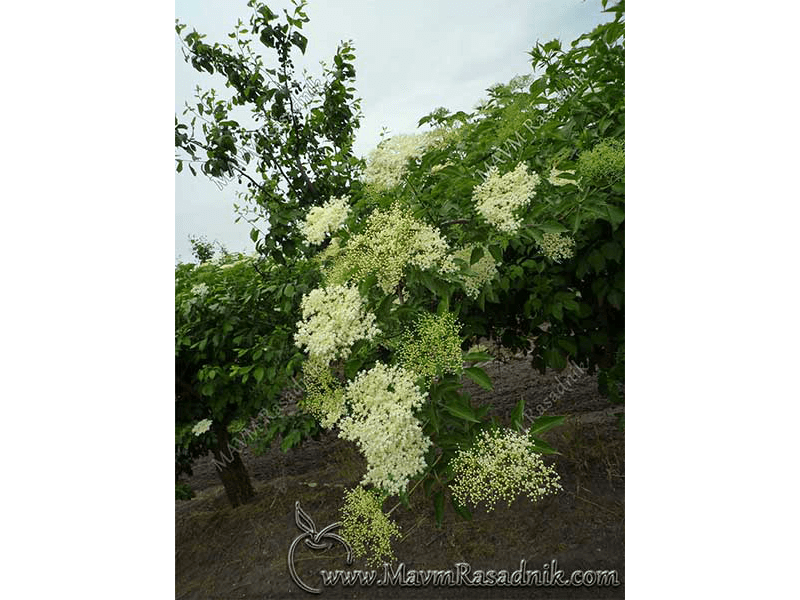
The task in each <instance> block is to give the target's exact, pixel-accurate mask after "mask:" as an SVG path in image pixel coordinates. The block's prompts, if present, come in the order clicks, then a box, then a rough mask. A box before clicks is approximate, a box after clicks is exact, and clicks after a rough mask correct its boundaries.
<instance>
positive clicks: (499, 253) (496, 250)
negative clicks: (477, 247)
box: [489, 246, 503, 262]
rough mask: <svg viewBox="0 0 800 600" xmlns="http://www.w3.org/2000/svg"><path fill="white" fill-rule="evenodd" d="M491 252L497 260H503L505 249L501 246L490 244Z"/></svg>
mask: <svg viewBox="0 0 800 600" xmlns="http://www.w3.org/2000/svg"><path fill="white" fill-rule="evenodd" d="M489 252H490V253H491V254H492V257H494V259H495V260H496V261H497V262H502V261H503V250H502V249H501V248H500V246H489Z"/></svg>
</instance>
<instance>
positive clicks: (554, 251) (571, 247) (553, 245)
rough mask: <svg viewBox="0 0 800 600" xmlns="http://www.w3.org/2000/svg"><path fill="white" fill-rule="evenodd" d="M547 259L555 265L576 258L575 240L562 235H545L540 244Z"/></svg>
mask: <svg viewBox="0 0 800 600" xmlns="http://www.w3.org/2000/svg"><path fill="white" fill-rule="evenodd" d="M538 245H539V248H540V249H541V250H542V254H544V255H545V256H546V257H547V258H549V259H550V260H552V261H553V262H555V263H560V262H561V261H562V260H568V259H570V258H572V257H573V256H575V240H574V239H573V238H572V237H571V236H568V235H562V234H560V233H544V234H542V241H541V242H539V243H538Z"/></svg>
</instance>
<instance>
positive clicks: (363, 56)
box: [175, 0, 610, 261]
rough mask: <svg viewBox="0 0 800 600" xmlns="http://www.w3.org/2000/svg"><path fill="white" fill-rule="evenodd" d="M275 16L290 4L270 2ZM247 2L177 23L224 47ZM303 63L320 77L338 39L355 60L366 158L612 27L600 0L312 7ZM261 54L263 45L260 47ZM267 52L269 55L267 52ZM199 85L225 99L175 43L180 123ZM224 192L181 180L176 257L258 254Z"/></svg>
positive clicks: (209, 7) (194, 10)
mask: <svg viewBox="0 0 800 600" xmlns="http://www.w3.org/2000/svg"><path fill="white" fill-rule="evenodd" d="M267 4H268V6H270V8H272V10H273V11H274V12H278V10H279V9H282V8H283V7H288V6H290V3H289V2H288V0H280V1H277V2H276V1H270V2H267ZM250 12H251V9H249V8H248V7H247V2H246V0H226V1H224V2H223V1H220V0H176V4H175V13H176V14H175V16H176V18H178V19H179V20H180V21H181V22H182V23H184V24H186V25H187V30H189V31H190V30H191V29H192V28H194V29H197V31H199V32H200V33H205V34H207V38H206V40H205V41H206V42H209V43H213V42H215V41H219V42H227V41H229V40H228V37H227V34H228V33H230V32H231V31H232V30H233V27H234V26H235V24H236V22H237V20H238V19H240V18H241V19H242V21H244V22H245V23H248V21H249V18H250ZM306 12H307V14H308V16H309V18H310V22H309V23H307V24H306V25H305V26H304V29H303V31H304V34H305V35H306V36H307V37H308V48H307V50H306V55H305V56H302V55H300V54H299V52H298V53H297V56H296V59H295V64H296V66H297V70H298V72H299V71H301V70H302V68H306V69H307V70H308V71H309V73H310V74H311V75H313V76H318V75H319V74H320V73H321V71H322V70H321V67H320V66H319V61H320V60H325V61H326V62H328V63H330V62H331V59H332V57H333V55H334V54H335V52H336V48H337V46H338V44H339V42H340V41H341V40H346V39H351V40H353V42H354V45H355V54H356V61H355V66H356V88H357V94H358V96H360V97H361V99H362V104H361V109H362V112H363V113H364V118H363V120H362V123H361V128H360V130H359V132H358V134H357V137H356V145H355V150H356V153H357V154H359V155H362V156H363V155H365V154H366V153H367V152H369V150H371V149H372V148H373V147H374V146H375V145H376V144H377V142H378V139H379V134H380V131H381V129H382V128H383V127H386V128H388V129H389V131H390V133H392V134H396V133H413V132H414V130H415V129H416V125H417V121H418V120H419V119H420V118H421V117H422V116H424V115H426V114H428V113H429V112H430V111H432V110H433V109H435V108H437V107H439V106H444V107H446V108H448V109H450V110H452V111H456V110H469V109H471V108H472V107H474V106H475V104H476V103H477V102H478V101H479V100H480V99H481V98H482V97H483V96H484V95H485V90H486V89H487V88H488V87H489V86H491V85H493V84H495V83H501V82H506V81H508V80H509V79H511V78H512V77H514V76H515V75H520V74H528V73H530V72H531V67H530V62H529V56H528V55H527V52H528V51H529V50H530V49H531V47H533V45H534V43H535V42H536V41H537V40H538V41H542V42H545V41H549V40H551V39H553V38H559V39H560V40H562V42H570V41H572V40H573V39H575V38H576V37H578V36H579V35H580V34H582V33H585V32H587V31H589V30H591V29H592V28H593V27H594V26H595V25H597V24H599V23H603V22H605V21H608V20H610V15H609V14H605V13H603V12H602V7H601V4H600V0H585V1H584V0H480V1H478V0H437V1H434V0H403V1H402V2H397V1H391V0H380V1H379V0H325V1H323V0H311V1H310V2H309V5H308V7H307V10H306ZM262 47H263V46H262ZM265 50H266V48H265ZM196 85H200V86H201V87H202V88H204V89H208V88H210V87H214V88H216V89H217V91H219V92H221V91H223V90H224V85H223V79H222V77H220V76H218V75H215V76H213V77H212V76H209V75H208V74H207V73H206V74H200V73H197V72H196V71H195V70H194V69H193V68H192V67H191V66H190V65H187V64H186V63H185V62H184V60H183V55H182V53H181V50H180V44H179V42H178V38H177V36H176V38H175V111H176V113H177V114H178V115H179V117H180V116H181V113H182V111H183V108H184V104H185V102H186V101H187V100H188V101H192V98H193V92H194V89H195V86H196ZM243 188H244V186H243V185H242V186H238V185H237V184H235V183H231V184H230V185H228V186H227V187H224V188H223V189H222V190H220V189H219V188H218V187H217V186H216V185H215V184H214V183H212V182H211V181H209V180H208V179H206V178H205V177H204V176H203V175H198V176H197V177H193V176H192V175H191V174H190V173H189V172H188V170H186V169H184V171H183V172H182V173H176V177H175V256H176V259H180V260H183V261H190V260H192V256H191V246H190V244H189V242H188V236H189V235H190V234H194V235H204V236H206V237H207V238H208V239H209V240H219V241H220V242H221V243H223V244H224V245H225V246H226V247H227V249H228V250H230V251H248V252H249V251H252V250H253V243H252V242H251V241H250V238H249V232H250V227H249V226H248V225H247V224H246V223H238V224H237V223H234V219H235V218H236V215H235V213H234V210H233V203H234V202H235V201H236V195H235V193H236V191H237V190H239V189H243Z"/></svg>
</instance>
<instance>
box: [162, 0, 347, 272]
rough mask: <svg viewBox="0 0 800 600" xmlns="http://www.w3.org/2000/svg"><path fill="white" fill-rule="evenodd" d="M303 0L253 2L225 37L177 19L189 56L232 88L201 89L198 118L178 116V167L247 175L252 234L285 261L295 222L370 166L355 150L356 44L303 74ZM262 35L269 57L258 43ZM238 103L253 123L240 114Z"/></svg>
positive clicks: (292, 248) (193, 110)
mask: <svg viewBox="0 0 800 600" xmlns="http://www.w3.org/2000/svg"><path fill="white" fill-rule="evenodd" d="M293 5H294V10H293V12H292V13H291V14H290V13H289V12H288V11H284V17H283V19H281V18H279V17H278V15H276V14H275V13H274V12H273V11H272V10H270V9H269V7H267V6H266V5H263V4H261V3H260V2H256V1H251V2H249V3H248V6H249V7H251V8H252V9H253V13H252V16H251V17H250V22H249V27H248V26H246V25H245V24H244V23H242V21H241V20H240V21H239V24H238V25H237V27H236V29H235V30H234V31H233V32H232V33H231V34H230V36H229V37H230V38H231V40H232V42H231V43H225V44H222V43H214V44H208V43H206V42H205V41H204V38H205V36H204V35H201V34H200V33H198V32H196V31H192V32H191V33H188V34H184V33H183V32H184V29H185V27H186V26H185V25H183V24H180V23H177V24H176V32H177V33H178V35H179V36H183V37H181V41H182V43H183V45H184V56H185V58H186V60H187V62H189V63H190V64H191V65H192V66H193V67H194V68H195V69H197V70H198V71H206V72H208V73H220V74H221V75H223V77H225V80H226V81H225V85H226V87H227V88H229V89H230V90H231V93H232V96H231V98H230V99H222V98H219V97H218V95H217V93H216V92H215V91H214V90H213V89H212V90H208V91H198V93H197V97H196V100H197V101H196V103H195V104H193V105H189V104H187V108H186V111H185V112H184V114H189V115H191V116H192V117H191V120H190V121H189V123H182V122H179V121H178V118H177V116H176V119H175V146H176V148H177V149H178V150H179V156H177V157H176V167H177V170H178V171H181V170H182V169H183V166H184V163H186V164H187V165H188V166H189V169H190V170H191V171H192V173H196V170H195V168H194V166H193V165H195V164H199V165H200V171H201V172H202V173H204V174H206V175H208V176H210V177H236V178H238V179H239V180H240V181H246V183H247V192H246V194H245V206H244V209H243V216H244V217H245V218H246V219H247V220H248V221H250V222H251V223H252V224H253V225H254V228H253V230H252V232H251V237H252V238H253V241H255V242H256V243H257V249H258V250H259V251H260V252H261V253H263V254H271V256H272V257H273V259H274V260H276V261H279V262H280V261H282V260H284V258H285V257H291V256H293V255H294V254H295V253H296V252H297V251H298V248H297V241H296V240H297V235H296V234H297V231H296V229H295V226H296V223H297V222H298V220H300V219H301V218H302V217H303V215H304V214H305V211H306V210H307V209H308V208H309V207H311V206H313V205H315V204H322V203H323V202H325V201H327V200H328V198H330V197H331V196H341V195H345V194H348V193H349V192H350V191H351V186H352V185H357V184H354V182H356V181H357V177H356V175H357V173H358V170H359V168H360V166H361V162H360V161H359V160H358V159H357V158H356V157H354V156H353V154H352V148H353V140H354V135H355V130H356V129H357V128H358V125H359V119H360V109H359V106H360V101H359V100H358V99H356V98H355V96H354V95H353V93H354V92H355V88H353V87H352V83H353V82H354V81H355V68H354V66H353V60H354V59H355V55H354V54H353V47H352V45H351V43H350V42H343V43H342V44H340V46H339V48H338V50H337V52H336V54H335V55H334V57H333V64H332V65H330V66H325V67H324V70H323V73H322V75H321V77H320V78H319V80H313V79H305V78H303V79H298V77H297V74H296V71H295V66H294V62H293V59H292V55H293V52H295V51H300V52H302V53H305V50H306V45H307V43H308V40H307V39H306V37H305V36H304V35H303V34H302V33H301V31H302V27H303V24H304V23H306V22H308V17H307V15H306V13H305V12H304V7H305V5H306V3H305V2H304V1H299V0H293ZM259 44H260V45H261V46H263V47H264V48H265V49H266V50H267V51H268V56H267V57H266V58H265V57H264V56H262V55H261V54H260V53H259V52H258V51H257V50H256V46H257V45H259ZM234 111H235V112H236V113H237V114H241V115H242V118H243V119H247V123H240V122H239V121H237V120H236V119H235V118H234V115H233V113H234ZM248 112H249V114H248ZM197 125H199V126H200V128H199V130H198V129H197ZM260 219H265V220H266V221H267V222H268V223H269V235H266V233H265V232H264V231H263V230H262V229H261V228H260V227H258V226H257V225H256V222H257V221H258V220H260Z"/></svg>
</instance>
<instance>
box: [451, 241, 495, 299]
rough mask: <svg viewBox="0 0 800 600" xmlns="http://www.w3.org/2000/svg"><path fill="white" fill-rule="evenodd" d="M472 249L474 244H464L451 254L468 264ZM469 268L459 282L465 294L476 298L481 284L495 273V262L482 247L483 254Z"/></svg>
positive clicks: (488, 280) (481, 287) (492, 277)
mask: <svg viewBox="0 0 800 600" xmlns="http://www.w3.org/2000/svg"><path fill="white" fill-rule="evenodd" d="M474 249H475V246H474V245H471V246H466V247H464V248H461V249H460V250H458V251H457V252H456V253H455V254H454V255H453V256H454V257H455V258H460V259H461V260H463V261H464V262H466V263H467V264H469V261H470V257H471V256H472V251H473V250H474ZM469 269H470V270H469V272H468V273H465V274H464V275H463V277H462V280H461V283H462V285H463V286H464V291H465V292H466V293H467V296H469V297H470V298H477V297H478V294H480V293H481V290H482V289H483V286H484V285H486V284H487V283H488V282H490V281H491V280H492V279H494V277H495V275H497V263H496V262H495V260H494V257H493V256H492V255H491V254H490V253H489V251H488V250H487V249H485V248H484V251H483V256H482V257H481V258H480V259H479V260H478V262H476V263H475V264H474V265H470V267H469Z"/></svg>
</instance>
